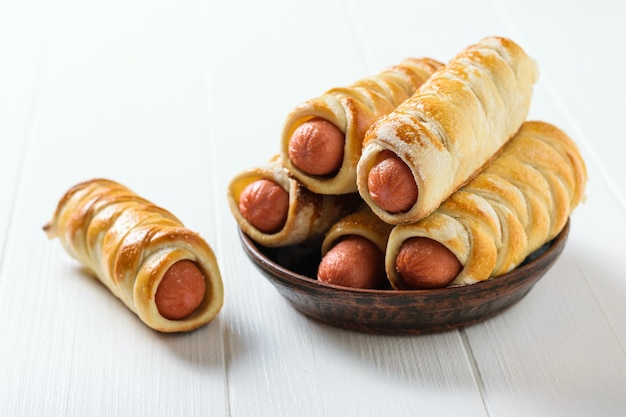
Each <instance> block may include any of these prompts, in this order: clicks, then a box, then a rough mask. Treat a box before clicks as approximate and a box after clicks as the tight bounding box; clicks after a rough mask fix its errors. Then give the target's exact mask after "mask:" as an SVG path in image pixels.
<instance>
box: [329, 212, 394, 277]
mask: <svg viewBox="0 0 626 417" xmlns="http://www.w3.org/2000/svg"><path fill="white" fill-rule="evenodd" d="M392 228H393V226H392V225H390V224H388V223H385V222H383V221H382V220H381V219H380V218H378V217H377V216H376V215H375V214H374V213H373V212H372V210H371V209H370V208H369V207H368V206H367V204H364V203H363V204H361V206H360V208H359V209H358V210H356V211H355V212H354V213H350V214H348V215H347V216H345V217H343V218H341V219H340V220H338V221H337V222H336V223H335V224H333V225H332V227H331V228H330V229H329V231H328V232H327V233H326V235H325V237H324V240H323V241H322V248H321V249H322V251H321V253H322V260H321V262H320V264H319V266H318V272H317V279H318V280H319V281H321V282H325V283H330V284H335V285H343V286H346V287H354V288H374V289H382V288H389V281H388V280H387V276H386V274H385V251H386V248H387V240H388V238H389V233H391V229H392Z"/></svg>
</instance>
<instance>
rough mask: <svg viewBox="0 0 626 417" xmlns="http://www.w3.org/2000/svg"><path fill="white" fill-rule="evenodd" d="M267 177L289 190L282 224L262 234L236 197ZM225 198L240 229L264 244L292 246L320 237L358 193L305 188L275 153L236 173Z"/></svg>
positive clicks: (350, 206) (353, 204)
mask: <svg viewBox="0 0 626 417" xmlns="http://www.w3.org/2000/svg"><path fill="white" fill-rule="evenodd" d="M259 179H268V180H271V181H274V182H275V183H276V184H278V185H280V186H281V187H282V188H283V189H284V190H285V191H287V192H288V193H289V211H288V214H287V220H286V222H285V225H284V226H283V227H282V229H280V230H279V231H278V232H276V233H263V232H261V231H260V230H258V229H257V228H255V227H254V226H253V225H252V224H250V222H248V221H247V220H246V219H245V218H244V216H243V215H242V214H241V212H240V211H239V198H240V196H241V193H242V192H243V190H244V189H245V188H246V186H248V185H249V184H251V183H252V182H254V181H256V180H259ZM227 200H228V205H229V207H230V210H231V212H232V214H233V217H234V218H235V221H236V222H237V223H238V225H239V227H240V228H241V230H242V231H243V232H244V233H245V234H247V235H248V236H250V238H251V239H252V240H254V241H255V242H257V243H259V244H261V245H263V246H266V247H279V246H287V245H294V244H298V243H303V242H309V241H312V240H316V239H320V240H321V238H322V237H323V235H324V233H326V231H327V230H328V228H329V227H330V226H331V225H332V224H333V223H334V222H335V221H337V220H338V219H339V218H341V217H342V216H344V215H346V214H348V213H350V212H352V211H354V209H355V208H356V206H357V205H358V202H359V200H360V199H359V198H358V194H356V193H353V194H345V195H322V194H317V193H314V192H312V191H310V190H308V189H307V188H305V187H304V186H303V185H302V184H300V182H299V181H298V180H296V179H295V178H293V177H291V176H290V175H289V174H288V172H287V170H286V169H285V168H284V167H283V166H282V164H281V161H280V156H279V155H275V156H273V157H272V158H271V159H270V160H269V161H267V162H266V163H265V164H262V165H259V166H258V167H254V168H250V169H247V170H245V171H242V172H240V173H239V174H237V175H236V176H235V177H234V178H232V180H231V181H230V183H229V185H228V190H227Z"/></svg>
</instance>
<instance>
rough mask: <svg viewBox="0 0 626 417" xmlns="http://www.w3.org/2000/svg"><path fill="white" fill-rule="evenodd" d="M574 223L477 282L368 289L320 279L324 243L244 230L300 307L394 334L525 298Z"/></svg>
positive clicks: (267, 271) (455, 323)
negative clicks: (279, 240) (259, 238)
mask: <svg viewBox="0 0 626 417" xmlns="http://www.w3.org/2000/svg"><path fill="white" fill-rule="evenodd" d="M569 228H570V222H569V221H568V222H567V224H566V225H565V227H564V228H563V230H562V231H561V232H560V233H559V235H558V236H557V237H556V238H554V239H553V240H552V241H550V242H548V243H547V244H545V245H544V246H542V247H541V248H540V249H538V250H537V251H535V252H533V253H532V254H531V255H530V256H528V257H527V258H526V259H525V260H524V262H523V263H522V264H521V265H520V266H518V267H517V268H515V269H514V270H512V271H511V272H508V273H506V274H503V275H500V276H498V277H494V278H491V279H488V280H486V281H482V282H479V283H476V284H472V285H466V286H462V287H452V288H439V289H428V290H393V289H389V290H364V289H357V288H348V287H342V286H337V285H330V284H324V283H321V282H319V281H317V280H316V279H315V276H316V271H317V266H318V265H319V262H320V253H319V252H320V249H319V245H316V246H310V247H307V246H305V245H294V246H287V247H282V248H267V247H264V246H261V245H259V244H257V243H255V242H254V241H253V240H252V239H250V237H249V236H247V235H246V234H245V233H243V232H242V231H241V229H240V230H239V236H240V238H241V243H242V246H243V249H244V251H245V252H246V254H247V255H248V257H249V258H250V259H251V260H252V262H253V263H254V265H255V266H256V267H257V268H258V269H259V270H260V271H261V272H262V273H263V275H265V277H266V278H267V279H269V281H270V282H271V283H272V284H273V285H274V286H275V287H276V289H277V290H278V291H279V293H280V294H281V295H282V296H283V297H285V298H286V299H287V300H288V301H289V302H290V303H291V305H292V306H293V307H294V308H295V309H296V310H298V311H299V312H301V313H303V314H305V315H307V316H309V317H311V318H313V319H316V320H319V321H322V322H324V323H327V324H329V325H331V326H335V327H339V328H343V329H348V330H354V331H360V332H367V333H389V334H426V333H435V332H443V331H448V330H453V329H460V328H463V327H466V326H469V325H472V324H476V323H479V322H481V321H484V320H486V319H488V318H491V317H493V316H495V315H497V314H499V313H501V312H502V311H504V310H505V309H507V308H508V307H510V306H512V305H513V304H515V303H516V302H518V301H519V300H521V299H522V298H523V297H524V296H525V295H526V294H528V292H529V291H530V290H531V289H532V287H533V286H534V285H535V284H536V283H537V282H538V281H539V279H541V277H543V275H544V274H545V273H546V272H547V271H548V270H549V269H550V268H551V267H552V265H553V264H554V262H555V261H556V260H557V258H558V257H559V256H560V255H561V253H562V252H563V249H564V247H565V243H566V241H567V236H568V234H569Z"/></svg>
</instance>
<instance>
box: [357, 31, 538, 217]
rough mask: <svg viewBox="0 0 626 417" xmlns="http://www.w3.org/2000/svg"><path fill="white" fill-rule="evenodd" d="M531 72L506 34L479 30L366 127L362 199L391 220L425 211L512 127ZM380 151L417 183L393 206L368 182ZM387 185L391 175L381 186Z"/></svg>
mask: <svg viewBox="0 0 626 417" xmlns="http://www.w3.org/2000/svg"><path fill="white" fill-rule="evenodd" d="M537 78H538V68H537V65H536V63H535V61H534V60H533V59H532V58H531V57H529V56H528V55H527V54H526V52H525V51H524V50H523V49H522V48H521V47H520V46H519V45H517V44H516V43H514V42H513V41H511V40H508V39H504V38H498V37H489V38H484V39H482V40H481V41H480V42H479V43H477V44H474V45H471V46H469V47H467V48H465V49H464V50H462V51H461V52H460V53H459V54H458V55H457V56H455V57H454V58H453V59H452V60H450V62H448V63H447V64H446V66H445V67H443V68H442V69H440V70H439V71H437V72H436V73H435V74H433V76H432V77H430V78H429V79H428V80H427V81H426V83H424V84H423V85H422V86H421V87H420V88H419V89H418V91H417V92H416V93H415V94H414V95H413V96H412V97H411V98H410V99H408V100H406V101H405V102H404V103H402V104H401V105H400V106H398V107H397V108H396V110H394V111H393V112H391V113H390V114H388V115H386V116H383V117H382V118H380V119H379V120H378V121H377V122H376V123H375V124H374V125H373V126H372V127H371V128H370V129H369V130H368V132H367V134H366V136H365V139H364V145H363V152H362V155H361V158H360V160H359V162H358V165H357V184H358V190H359V193H360V194H361V196H362V197H363V199H364V200H365V201H366V203H367V204H368V205H370V206H371V207H372V210H373V211H374V212H375V213H376V214H377V215H378V216H380V217H381V218H382V219H383V220H385V221H386V222H388V223H392V224H401V223H413V222H415V221H418V220H419V219H421V218H423V217H425V216H426V215H428V214H429V213H430V212H432V211H433V210H434V209H435V208H437V206H439V204H441V202H442V201H443V200H444V199H445V198H447V197H448V196H449V195H450V194H452V193H453V192H454V191H456V190H457V189H458V188H459V187H460V186H462V185H463V184H465V183H466V182H467V181H468V180H469V179H471V178H472V177H473V176H475V175H476V173H477V172H479V171H480V169H482V168H483V167H484V166H485V165H486V164H487V163H488V162H489V161H490V160H491V159H492V158H493V157H494V155H495V154H496V153H497V152H498V151H499V150H500V149H501V147H502V146H503V145H504V144H505V143H506V142H507V141H508V140H509V139H510V138H511V137H512V136H513V135H514V134H515V132H517V130H518V129H519V127H520V126H521V125H522V123H523V122H524V121H525V119H526V116H527V114H528V110H529V106H530V102H531V96H532V91H533V85H534V83H535V82H536V80H537ZM383 151H390V152H391V153H392V154H394V155H395V156H396V157H397V158H399V159H400V160H401V161H402V162H403V163H404V164H406V165H407V166H408V168H409V169H410V172H411V174H410V175H411V176H412V181H414V182H415V186H416V188H417V192H416V197H415V199H414V201H413V202H409V206H407V207H406V208H405V209H400V211H397V212H395V211H389V209H387V210H385V209H384V208H382V207H381V206H380V205H381V203H380V201H379V202H376V201H375V199H373V198H372V195H371V193H370V190H369V187H370V186H369V185H368V181H374V179H372V178H370V177H369V175H370V171H371V170H372V168H373V166H374V165H375V164H376V163H377V160H379V157H380V156H381V153H383ZM392 180H393V178H392ZM394 186H395V185H394V183H393V181H391V183H390V184H389V186H388V187H391V188H393V187H394ZM382 194H383V195H386V194H385V193H382Z"/></svg>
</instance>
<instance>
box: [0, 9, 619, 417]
mask: <svg viewBox="0 0 626 417" xmlns="http://www.w3.org/2000/svg"><path fill="white" fill-rule="evenodd" d="M226 3H228V4H226ZM625 18H626V4H625V3H624V2H623V1H617V0H598V1H594V2H589V1H587V2H583V1H569V0H568V1H566V0H556V1H550V2H548V1H543V0H526V1H524V2H517V1H504V0H478V1H472V2H468V1H461V0H458V1H432V2H425V1H423V2H417V1H413V2H409V1H401V0H386V1H385V2H374V1H357V0H332V1H331V0H318V1H286V0H267V1H263V2H259V1H244V0H231V1H228V2H226V1H219V2H211V1H198V0H195V1H194V0H191V1H178V2H175V1H169V0H150V1H147V0H146V1H143V0H136V1H120V0H108V1H92V0H80V1H79V0H49V1H47V0H0V416H38V417H40V416H59V417H60V416H63V417H66V416H86V415H89V416H133V417H140V416H146V417H147V416H150V417H152V416H185V417H187V416H290V417H293V416H333V417H334V416H343V417H347V416H359V417H363V416H380V415H387V416H428V417H432V416H484V417H486V416H489V417H500V416H502V417H511V416H557V415H558V416H561V415H563V416H623V415H626V270H625V268H624V265H625V260H626V186H624V184H625V183H624V178H626V160H625V159H624V158H626V133H625V132H626V129H625V128H624V122H625V120H626V81H625V80H626V76H625V75H624V68H625V67H626V58H625V56H626V24H624V20H625ZM487 35H503V36H508V37H511V38H512V39H514V40H516V41H517V42H518V43H520V44H521V45H522V46H523V47H524V48H525V49H526V50H527V51H528V52H529V53H530V54H531V55H532V56H533V57H535V59H536V60H537V61H538V63H539V65H540V67H541V78H540V81H539V83H538V84H537V86H536V92H535V96H534V99H533V100H534V101H533V105H532V109H531V117H530V118H534V119H542V120H545V121H548V122H551V123H554V124H556V125H558V126H559V127H561V128H562V129H564V130H565V131H566V132H568V133H569V134H570V135H571V136H572V138H573V139H574V140H575V141H576V142H577V143H578V145H579V146H580V148H581V150H582V151H583V154H584V157H585V160H586V162H587V165H588V169H589V177H590V180H589V183H588V188H587V201H586V202H585V204H583V205H582V206H580V207H579V208H578V209H577V210H576V211H575V213H574V215H573V217H572V229H571V233H570V238H569V241H568V245H567V247H566V249H565V251H564V253H563V254H562V256H561V258H560V259H559V260H558V262H557V264H556V265H555V266H554V268H553V269H552V270H551V271H550V272H549V273H548V274H547V275H546V276H545V277H544V278H543V279H542V280H541V281H540V282H539V283H538V284H537V285H536V286H535V287H534V289H533V290H532V291H531V292H530V293H529V295H528V296H527V297H526V298H524V299H523V300H522V302H521V303H519V304H517V305H515V306H514V307H513V308H512V309H510V310H508V311H506V312H505V313H503V314H501V315H499V316H497V317H495V318H493V319H490V320H488V321H486V322H483V323H481V324H477V325H475V326H472V327H469V328H466V329H464V330H460V331H451V332H447V333H442V334H436V335H428V336H402V337H400V336H380V335H368V334H361V333H355V332H350V331H345V330H340V329H336V328H333V327H329V326H327V325H324V324H321V323H318V322H315V321H313V320H310V319H308V318H306V317H305V316H303V315H301V314H299V313H297V312H296V311H295V310H294V309H293V308H292V307H291V306H290V305H289V304H288V303H287V302H286V301H285V300H284V299H283V298H282V297H281V296H280V295H279V294H278V292H277V291H276V290H275V289H274V287H272V285H271V284H270V283H269V282H268V281H267V280H266V279H265V278H263V276H262V275H261V274H260V273H259V272H258V271H257V270H256V269H255V267H254V266H253V265H252V264H251V263H250V262H249V261H248V260H247V258H246V256H245V254H244V252H243V250H242V248H241V246H240V244H239V241H238V237H237V233H236V223H235V222H234V220H233V218H232V216H231V214H230V211H229V209H228V207H227V204H226V199H225V194H226V186H227V183H228V182H229V180H230V179H231V177H232V176H233V175H235V173H237V172H239V171H241V170H243V169H245V168H248V167H250V166H253V165H256V164H258V163H260V162H263V161H265V160H266V159H267V158H269V156H271V155H272V154H273V153H275V152H277V151H278V143H279V142H278V140H279V139H278V136H279V132H280V129H281V126H282V122H283V119H284V117H285V115H286V113H287V112H288V111H289V110H290V109H291V108H292V107H293V106H295V105H296V104H298V103H300V102H302V101H304V100H306V99H309V98H312V97H314V96H317V95H319V94H321V93H322V92H323V91H325V90H326V89H328V88H330V87H334V86H342V85H348V84H349V83H351V82H353V81H356V80H357V79H359V78H361V77H363V76H366V75H369V74H373V73H376V72H377V71H378V70H380V69H382V68H384V67H385V66H387V65H391V64H394V63H396V62H398V61H399V60H400V59H402V58H404V57H406V56H431V57H433V58H437V59H440V60H447V59H449V58H451V57H452V56H453V55H454V54H455V53H456V52H458V51H459V50H460V49H461V48H463V47H465V46H466V45H469V44H471V43H474V42H476V41H478V40H479V39H480V38H482V37H483V36H487ZM98 176H101V177H107V178H111V179H114V180H117V181H119V182H122V183H124V184H125V185H127V186H129V187H131V188H132V189H134V190H135V191H137V192H138V193H140V194H141V195H143V196H144V197H146V198H148V199H151V200H152V201H154V202H156V203H158V204H159V205H162V206H164V207H166V208H168V209H169V210H170V211H172V212H173V213H175V214H176V215H177V216H179V217H180V218H181V219H182V220H183V222H184V223H185V224H186V225H187V226H188V227H189V228H191V229H194V230H197V231H198V232H200V233H201V234H202V235H203V236H204V237H205V238H206V240H207V241H208V242H209V243H210V244H211V245H212V247H213V248H214V250H215V252H216V254H217V257H218V261H219V264H220V268H221V271H222V274H223V279H224V285H225V289H226V297H225V304H224V308H223V309H222V311H221V312H220V314H219V315H218V317H217V318H216V319H215V320H214V321H213V322H212V323H211V324H209V325H208V326H206V327H203V328H202V329H200V330H198V331H195V332H192V333H187V334H176V335H171V334H160V333H157V332H154V331H152V330H150V329H149V328H147V327H146V326H144V325H143V324H142V323H141V322H140V321H139V320H138V319H137V318H136V317H135V316H134V315H133V314H132V313H131V312H130V311H129V310H127V309H126V308H124V307H123V305H122V304H121V303H120V302H119V301H117V299H115V298H114V297H113V296H112V295H111V294H110V293H109V292H108V291H107V290H106V289H105V288H104V287H103V286H102V285H100V284H99V283H98V282H97V281H95V280H94V279H91V278H89V277H88V276H87V275H85V273H84V272H83V271H82V270H81V269H80V267H79V266H78V265H77V263H76V262H75V261H73V260H72V259H71V258H70V257H69V256H68V255H67V254H66V253H65V252H64V251H63V249H62V248H61V245H60V244H59V242H58V241H48V240H47V239H46V236H45V234H44V233H43V232H42V230H41V227H42V226H43V224H44V223H45V222H46V221H47V220H48V219H49V218H50V216H51V215H52V212H53V210H54V208H55V206H56V204H57V201H58V199H59V198H60V197H61V195H62V194H63V193H64V192H65V191H66V189H68V188H69V187H70V186H72V185H74V184H75V183H77V182H79V181H82V180H85V179H89V178H92V177H98Z"/></svg>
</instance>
